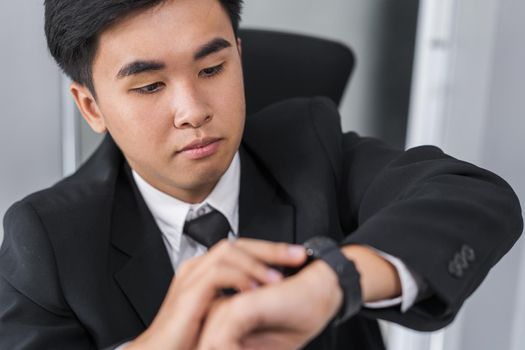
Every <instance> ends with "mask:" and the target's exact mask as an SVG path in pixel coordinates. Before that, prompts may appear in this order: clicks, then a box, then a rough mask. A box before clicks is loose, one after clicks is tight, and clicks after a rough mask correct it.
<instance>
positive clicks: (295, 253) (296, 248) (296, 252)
mask: <svg viewBox="0 0 525 350" xmlns="http://www.w3.org/2000/svg"><path fill="white" fill-rule="evenodd" d="M288 254H289V255H290V256H291V257H292V258H300V257H302V256H303V255H304V247H303V246H302V245H289V246H288Z"/></svg>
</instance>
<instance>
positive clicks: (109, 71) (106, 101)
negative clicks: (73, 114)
mask: <svg viewBox="0 0 525 350" xmlns="http://www.w3.org/2000/svg"><path fill="white" fill-rule="evenodd" d="M45 6H46V36H47V40H48V45H49V48H50V51H51V53H52V54H53V56H54V57H55V59H56V60H57V62H58V64H59V65H60V66H61V68H62V69H63V70H64V71H65V72H66V74H68V75H69V76H70V77H71V78H72V79H73V81H74V82H73V84H72V86H71V92H72V94H73V97H74V99H75V101H76V103H77V106H78V107H79V109H80V111H81V112H82V115H83V116H84V118H85V119H86V121H87V122H88V123H89V125H90V126H91V127H92V128H93V130H95V131H97V132H100V133H102V132H107V133H108V136H107V137H106V139H105V141H104V142H103V144H102V145H101V146H100V148H99V149H98V150H97V152H96V153H95V154H94V155H93V156H92V158H91V159H90V160H89V161H88V162H87V163H86V164H84V165H83V166H82V167H81V168H80V169H79V170H78V171H77V172H76V173H75V174H74V175H73V176H71V177H69V178H67V179H65V180H63V181H62V182H60V183H58V184H57V185H55V186H53V187H51V188H49V189H47V190H44V191H42V192H39V193H35V194H32V195H30V196H29V197H27V198H25V199H23V200H22V201H20V202H18V203H15V204H14V205H13V206H12V207H11V208H10V210H9V211H8V213H7V214H6V217H5V220H4V227H5V240H4V243H3V245H2V249H1V250H0V347H1V348H2V349H3V348H6V349H33V348H36V349H46V348H53V349H90V348H115V347H120V348H125V349H195V348H201V349H210V348H213V349H215V348H221V349H244V348H247V349H248V348H249V349H295V348H300V347H306V348H308V349H343V348H344V349H382V348H384V346H383V343H382V339H381V336H380V333H379V330H378V327H377V322H376V321H375V319H377V318H383V319H387V320H391V321H393V322H397V323H400V324H403V325H406V326H409V327H412V328H415V329H420V330H433V329H438V328H440V327H443V326H445V325H446V324H448V323H449V322H451V321H452V319H453V318H454V316H455V314H456V313H457V312H458V310H459V308H460V306H461V305H462V303H463V302H464V301H465V299H466V298H467V297H468V296H469V295H470V294H471V293H472V292H473V290H474V289H475V288H476V287H477V286H478V285H479V284H480V283H481V280H482V279H483V277H484V276H485V275H486V274H487V273H488V271H489V269H490V268H491V267H492V266H493V265H494V264H495V263H496V262H497V261H498V260H499V259H500V258H501V256H503V255H504V254H505V252H506V251H508V250H509V249H510V247H511V246H512V245H513V244H514V242H515V241H516V239H517V238H518V236H519V234H520V233H521V230H522V220H521V210H520V207H519V203H518V201H517V199H516V197H515V194H514V193H513V191H512V190H511V189H510V187H509V186H508V185H507V184H506V183H505V182H504V181H503V180H502V179H500V178H499V177H497V176H496V175H494V174H492V173H490V172H488V171H485V170H482V169H480V168H477V167H475V166H473V165H470V164H467V163H464V162H461V161H458V160H456V159H453V158H451V157H449V156H447V155H445V154H443V153H442V152H441V151H440V150H439V149H437V148H434V147H420V148H417V149H413V150H409V151H407V152H401V151H397V150H393V149H390V148H388V147H387V146H385V145H384V144H382V143H381V142H379V141H377V140H372V139H366V138H360V137H358V136H357V135H356V134H354V133H347V134H342V133H341V130H340V127H339V122H338V118H339V117H338V114H337V110H336V108H335V107H334V106H333V104H331V103H330V102H329V101H328V100H326V99H323V98H314V99H296V100H291V101H287V102H283V103H280V104H277V105H274V106H272V107H269V108H268V109H266V110H264V111H262V112H260V113H258V114H257V115H254V116H251V117H250V118H248V119H247V120H246V125H245V108H244V93H243V80H242V69H241V55H240V53H241V42H240V41H239V40H238V39H237V35H236V33H237V27H238V21H239V13H240V7H241V1H240V0H237V1H235V0H165V1H161V0H120V1H107V0H79V1H70V0H46V2H45ZM203 227H204V229H202V228H203ZM226 238H229V240H228V239H226ZM328 238H330V239H328ZM303 242H306V243H305V244H306V247H307V249H304V248H303V247H302V246H300V245H297V244H302V243H303ZM334 242H337V244H335V243H334ZM338 244H339V245H340V246H339V245H338ZM307 254H309V255H310V257H309V258H308V263H306V260H307ZM305 263H306V264H305ZM281 267H292V268H296V269H299V271H298V272H296V273H295V274H293V275H291V276H289V277H285V276H284V275H283V273H282V272H279V271H278V269H279V268H281ZM281 271H282V270H281ZM174 273H175V276H174ZM232 291H233V292H234V293H232ZM332 320H335V321H334V322H331V321H332Z"/></svg>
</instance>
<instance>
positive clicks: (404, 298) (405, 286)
mask: <svg viewBox="0 0 525 350" xmlns="http://www.w3.org/2000/svg"><path fill="white" fill-rule="evenodd" d="M372 249H374V248H372ZM374 250H375V251H376V252H377V253H378V254H379V255H380V256H381V257H382V258H383V259H385V260H387V261H388V262H389V263H391V264H392V265H393V266H394V267H395V268H396V270H397V273H398V275H399V280H400V281H401V296H399V297H397V298H392V299H384V300H378V301H374V302H370V303H365V304H364V306H365V307H367V308H370V309H381V308H386V307H391V306H396V305H399V304H401V312H406V311H407V310H408V309H410V308H411V307H412V305H414V303H415V302H416V300H417V296H418V293H419V285H418V283H417V281H418V280H419V279H417V278H416V275H415V274H414V272H412V271H410V270H409V269H408V267H407V266H406V265H405V264H404V263H403V262H402V261H401V260H400V259H398V258H396V257H394V256H392V255H390V254H387V253H384V252H382V251H379V250H377V249H374Z"/></svg>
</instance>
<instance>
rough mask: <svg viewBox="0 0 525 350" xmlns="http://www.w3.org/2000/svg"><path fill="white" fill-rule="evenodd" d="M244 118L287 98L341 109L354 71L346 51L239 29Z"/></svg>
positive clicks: (323, 43)
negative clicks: (327, 102) (325, 100)
mask: <svg viewBox="0 0 525 350" xmlns="http://www.w3.org/2000/svg"><path fill="white" fill-rule="evenodd" d="M239 36H240V38H241V40H242V57H243V70H244V84H245V92H246V110H247V114H252V113H254V112H257V111H259V110H260V109H262V108H263V107H266V106H268V105H270V104H272V103H274V102H278V101H281V100H284V99H287V98H291V97H309V96H327V97H330V98H331V99H332V100H333V101H334V102H335V103H337V104H338V105H339V103H340V101H341V98H342V96H343V92H344V90H345V87H346V85H347V82H348V79H349V77H350V74H351V72H352V69H353V67H354V55H353V53H352V51H351V50H350V48H348V47H347V46H345V45H343V44H341V43H337V42H334V41H330V40H325V39H319V38H314V37H310V36H306V35H298V34H289V33H281V32H274V31H267V30H256V29H241V30H240V31H239Z"/></svg>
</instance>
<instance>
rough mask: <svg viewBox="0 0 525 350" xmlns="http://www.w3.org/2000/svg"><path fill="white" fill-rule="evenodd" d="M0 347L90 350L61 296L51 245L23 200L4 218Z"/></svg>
mask: <svg viewBox="0 0 525 350" xmlns="http://www.w3.org/2000/svg"><path fill="white" fill-rule="evenodd" d="M4 233H5V237H4V241H3V244H2V248H1V249H0V349H13V350H16V349H94V345H92V343H91V341H90V338H89V335H88V334H87V332H86V331H85V330H84V328H83V327H82V326H81V325H80V323H79V322H78V320H77V319H76V318H75V316H74V314H73V313H72V312H71V311H70V310H69V309H68V307H67V303H66V302H65V300H64V297H63V295H62V293H61V288H60V282H59V278H58V274H57V271H56V264H55V261H54V255H53V251H52V247H51V245H50V243H49V240H48V238H47V234H46V232H45V229H44V227H43V226H42V223H41V221H40V219H39V217H38V215H37V213H36V212H35V210H34V209H33V208H32V206H31V205H30V204H29V203H27V202H26V201H22V202H18V203H16V204H14V205H13V206H12V207H11V208H10V209H9V210H8V212H7V214H6V216H5V218H4Z"/></svg>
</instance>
